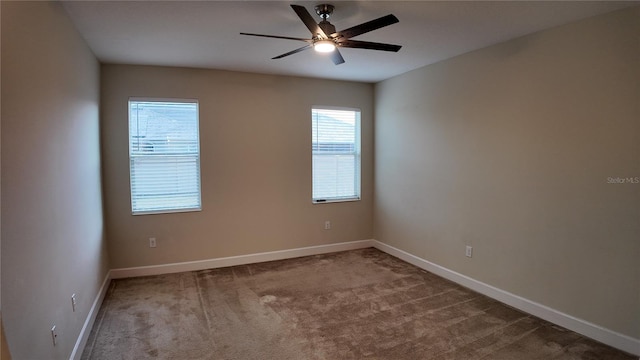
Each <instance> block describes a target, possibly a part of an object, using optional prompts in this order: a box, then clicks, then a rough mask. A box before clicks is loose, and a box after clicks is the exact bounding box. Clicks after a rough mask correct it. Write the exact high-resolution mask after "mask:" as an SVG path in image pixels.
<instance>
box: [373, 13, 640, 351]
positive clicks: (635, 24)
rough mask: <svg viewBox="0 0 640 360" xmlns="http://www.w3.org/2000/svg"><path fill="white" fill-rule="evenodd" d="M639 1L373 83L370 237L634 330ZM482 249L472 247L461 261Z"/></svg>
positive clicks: (638, 305)
mask: <svg viewBox="0 0 640 360" xmlns="http://www.w3.org/2000/svg"><path fill="white" fill-rule="evenodd" d="M639 37H640V8H638V7H636V8H633V9H631V10H626V11H619V12H615V13H612V14H608V15H603V16H599V17H595V18H591V19H587V20H584V21H581V22H578V23H574V24H570V25H566V26H563V27H559V28H555V29H551V30H548V31H544V32H541V33H537V34H534V35H531V36H526V37H523V38H519V39H516V40H513V41H509V42H505V43H502V44H498V45H495V46H491V47H489V48H485V49H482V50H478V51H475V52H472V53H468V54H465V55H462V56H459V57H456V58H453V59H450V60H447V61H443V62H441V63H437V64H434V65H431V66H427V67H425V68H421V69H418V70H415V71H412V72H409V73H407V74H404V75H402V76H398V77H396V78H392V79H389V80H387V81H384V82H381V83H379V84H377V85H376V88H375V90H376V93H375V95H376V107H375V111H376V128H375V134H376V136H375V169H376V171H375V184H376V186H375V190H374V192H375V210H374V224H375V226H374V237H375V238H376V239H377V240H380V241H383V242H385V243H388V244H390V245H392V246H396V247H398V248H400V249H403V250H405V251H408V252H410V253H412V254H414V255H416V256H419V257H422V258H424V259H427V260H429V261H432V262H434V263H436V264H438V265H441V266H444V267H446V268H449V269H452V270H454V271H457V272H460V273H462V274H464V275H467V276H470V277H472V278H474V279H477V280H480V281H482V282H485V283H488V284H490V285H493V286H496V287H498V288H500V289H504V290H506V291H509V292H511V293H514V294H516V295H519V296H522V297H524V298H527V299H530V300H533V301H536V302H538V303H541V304H543V305H546V306H549V307H551V308H553V309H556V310H559V311H562V312H565V313H567V314H569V315H573V316H575V317H578V318H580V319H583V320H587V321H590V322H592V323H595V324H597V325H600V326H603V327H605V328H608V329H611V330H614V331H617V332H620V333H622V334H625V335H628V336H631V337H634V338H636V339H639V338H640V316H638V315H639V314H640V266H639V265H638V264H639V262H638V259H640V221H639V219H640V184H632V183H626V184H609V183H607V179H608V177H622V178H627V177H640V120H639V119H640V111H639V104H640V92H639V91H640V47H639V46H640V45H639V44H640V43H639V41H638V39H639ZM465 245H472V246H473V249H474V255H473V258H471V259H469V258H466V257H465V256H464V253H465Z"/></svg>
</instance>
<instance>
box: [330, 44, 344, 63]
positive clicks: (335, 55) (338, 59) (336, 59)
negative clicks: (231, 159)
mask: <svg viewBox="0 0 640 360" xmlns="http://www.w3.org/2000/svg"><path fill="white" fill-rule="evenodd" d="M329 54H330V56H331V61H333V63H334V64H336V65H340V64H342V63H344V58H343V57H342V54H340V51H338V48H336V49H335V50H333V51H332V52H331V53H329Z"/></svg>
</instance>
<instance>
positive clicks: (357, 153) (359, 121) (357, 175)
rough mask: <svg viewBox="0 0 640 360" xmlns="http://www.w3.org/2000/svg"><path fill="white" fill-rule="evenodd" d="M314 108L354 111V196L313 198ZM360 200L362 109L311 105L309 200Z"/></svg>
mask: <svg viewBox="0 0 640 360" xmlns="http://www.w3.org/2000/svg"><path fill="white" fill-rule="evenodd" d="M316 110H329V111H331V110H337V111H352V112H354V113H355V127H356V129H355V139H354V146H355V149H354V150H355V151H354V153H353V155H354V156H355V158H356V159H355V162H356V163H355V166H354V168H355V174H354V177H355V179H354V188H355V189H354V190H355V191H354V192H355V195H354V196H348V197H333V198H314V194H313V187H314V165H313V164H314V160H313V156H314V151H313V113H314V111H316ZM360 200H362V110H361V109H360V108H356V107H343V106H325V105H313V106H311V202H312V203H313V204H314V205H315V204H331V203H341V202H353V201H360Z"/></svg>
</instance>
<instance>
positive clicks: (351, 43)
mask: <svg viewBox="0 0 640 360" xmlns="http://www.w3.org/2000/svg"><path fill="white" fill-rule="evenodd" d="M338 44H339V45H340V46H341V47H346V48H354V49H369V50H382V51H393V52H398V51H399V50H400V48H401V47H402V46H401V45H393V44H383V43H377V42H370V41H358V40H343V41H340V42H339V43H338Z"/></svg>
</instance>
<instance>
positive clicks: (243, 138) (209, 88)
mask: <svg viewBox="0 0 640 360" xmlns="http://www.w3.org/2000/svg"><path fill="white" fill-rule="evenodd" d="M101 96H102V97H101V105H102V106H101V109H102V110H101V111H102V120H103V121H102V127H101V130H102V141H103V147H102V154H103V170H104V193H105V213H106V229H107V234H108V237H109V250H110V255H111V260H112V266H113V267H114V268H122V267H133V266H143V265H152V264H166V263H172V262H182V261H192V260H200V259H210V258H218V257H226V256H233V255H242V254H251V253H257V252H265V251H274V250H282V249H291V248H299V247H305V246H313V245H322V244H330V243H337V242H344V241H352V240H361V239H370V238H371V236H372V231H373V226H372V217H373V215H372V209H373V205H372V204H373V202H372V201H373V200H372V197H373V195H372V189H373V182H372V177H373V169H372V164H373V157H372V149H373V139H372V136H373V128H372V126H373V124H372V118H373V113H372V112H373V102H372V101H373V85H371V84H363V83H349V82H338V81H329V80H316V79H307V78H296V77H282V76H270V75H256V74H247V73H236V72H225V71H216V70H199V69H184V68H164V67H150V66H129V65H103V66H102V87H101ZM131 96H135V97H155V98H192V99H198V100H199V103H200V142H201V164H200V165H201V171H202V176H201V177H202V204H203V205H202V207H203V210H202V211H201V212H189V213H177V214H176V213H174V214H156V215H143V216H140V215H136V216H132V215H131V205H130V193H129V163H128V143H127V136H128V128H127V121H128V120H127V101H128V98H129V97H131ZM313 105H329V106H344V107H357V108H360V109H361V110H362V140H363V141H362V154H363V155H362V201H358V202H348V203H336V204H318V205H313V204H312V203H311V115H310V114H311V107H312V106H313ZM325 220H330V221H331V222H332V229H331V230H324V229H323V226H324V221H325ZM149 237H155V238H156V239H157V244H158V246H157V248H153V249H152V248H149V246H148V238H149Z"/></svg>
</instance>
